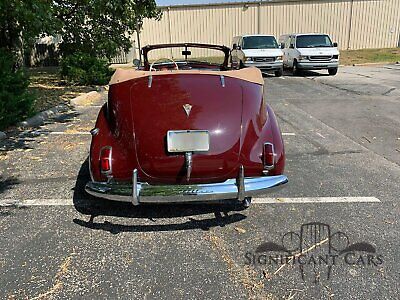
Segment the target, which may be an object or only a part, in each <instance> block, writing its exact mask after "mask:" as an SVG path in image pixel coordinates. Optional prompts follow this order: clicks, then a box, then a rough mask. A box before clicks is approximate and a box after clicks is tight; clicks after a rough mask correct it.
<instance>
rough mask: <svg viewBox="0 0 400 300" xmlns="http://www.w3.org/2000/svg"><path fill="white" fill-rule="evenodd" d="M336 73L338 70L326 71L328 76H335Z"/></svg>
mask: <svg viewBox="0 0 400 300" xmlns="http://www.w3.org/2000/svg"><path fill="white" fill-rule="evenodd" d="M337 71H338V68H331V69H328V73H329V75H331V76H334V75H336V74H337Z"/></svg>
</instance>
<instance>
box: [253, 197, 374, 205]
mask: <svg viewBox="0 0 400 300" xmlns="http://www.w3.org/2000/svg"><path fill="white" fill-rule="evenodd" d="M352 202H353V203H364V202H381V201H380V200H379V199H378V198H375V197H299V198H257V197H254V198H252V200H251V203H259V204H265V203H294V204H296V203H352Z"/></svg>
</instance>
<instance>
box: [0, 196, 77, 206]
mask: <svg viewBox="0 0 400 300" xmlns="http://www.w3.org/2000/svg"><path fill="white" fill-rule="evenodd" d="M77 202H81V201H77ZM72 205H74V201H73V199H72V198H70V199H28V200H16V199H4V200H1V201H0V207H2V206H3V207H7V206H72Z"/></svg>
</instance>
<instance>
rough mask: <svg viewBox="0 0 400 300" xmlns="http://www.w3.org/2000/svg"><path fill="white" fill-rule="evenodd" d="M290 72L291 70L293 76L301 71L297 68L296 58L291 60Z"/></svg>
mask: <svg viewBox="0 0 400 300" xmlns="http://www.w3.org/2000/svg"><path fill="white" fill-rule="evenodd" d="M292 72H293V75H294V76H297V75H300V73H301V70H300V69H299V67H298V65H297V60H295V61H294V62H293V69H292Z"/></svg>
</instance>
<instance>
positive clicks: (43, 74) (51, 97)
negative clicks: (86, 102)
mask: <svg viewBox="0 0 400 300" xmlns="http://www.w3.org/2000/svg"><path fill="white" fill-rule="evenodd" d="M27 71H28V74H29V76H30V81H31V83H30V85H29V90H30V91H31V92H33V93H34V95H35V97H36V100H35V107H34V109H35V111H36V112H39V111H43V110H46V109H49V108H51V107H53V106H56V105H58V104H66V103H69V100H70V99H72V98H75V97H77V96H79V94H81V93H86V92H90V91H92V90H93V87H90V86H75V85H67V83H66V82H65V81H64V80H62V79H61V78H60V75H59V68H58V67H40V68H31V69H28V70H27Z"/></svg>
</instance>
